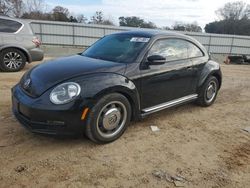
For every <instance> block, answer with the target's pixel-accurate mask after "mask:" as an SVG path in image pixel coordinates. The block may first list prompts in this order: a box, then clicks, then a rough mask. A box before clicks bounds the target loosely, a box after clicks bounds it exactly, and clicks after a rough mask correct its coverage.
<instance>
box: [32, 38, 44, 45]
mask: <svg viewBox="0 0 250 188" xmlns="http://www.w3.org/2000/svg"><path fill="white" fill-rule="evenodd" d="M32 42H33V43H34V44H35V45H36V47H39V46H40V45H41V44H42V42H41V41H40V40H39V38H37V37H35V38H34V39H33V40H32Z"/></svg>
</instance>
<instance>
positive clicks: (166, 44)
mask: <svg viewBox="0 0 250 188" xmlns="http://www.w3.org/2000/svg"><path fill="white" fill-rule="evenodd" d="M151 55H161V56H163V57H165V58H166V60H167V61H175V60H181V59H187V58H191V57H200V56H203V53H202V52H201V51H200V49H199V48H198V47H196V46H195V45H194V44H193V43H190V42H188V41H186V40H181V39H164V40H158V41H156V42H155V44H154V45H153V46H152V48H151V49H150V51H149V54H148V56H151Z"/></svg>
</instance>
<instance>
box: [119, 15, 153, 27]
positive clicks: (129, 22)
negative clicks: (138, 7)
mask: <svg viewBox="0 0 250 188" xmlns="http://www.w3.org/2000/svg"><path fill="white" fill-rule="evenodd" d="M119 24H120V26H127V27H140V28H156V25H155V24H154V23H153V22H146V21H144V19H142V18H140V17H136V16H131V17H124V16H122V17H119Z"/></svg>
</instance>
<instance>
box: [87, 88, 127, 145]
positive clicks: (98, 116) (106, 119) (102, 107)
mask: <svg viewBox="0 0 250 188" xmlns="http://www.w3.org/2000/svg"><path fill="white" fill-rule="evenodd" d="M130 117H131V106H130V103H129V101H128V99H127V98H126V97H125V96H123V95H121V94H118V93H112V94H109V95H106V96H104V97H102V98H101V99H100V100H99V101H98V102H97V104H96V105H95V106H94V107H93V109H91V112H90V114H89V117H88V121H87V126H86V130H85V133H86V135H87V136H88V138H90V139H91V140H92V141H94V142H97V143H108V142H112V141H114V140H116V139H117V138H119V137H120V136H121V135H122V134H123V133H124V131H125V130H126V128H127V126H128V124H129V122H130Z"/></svg>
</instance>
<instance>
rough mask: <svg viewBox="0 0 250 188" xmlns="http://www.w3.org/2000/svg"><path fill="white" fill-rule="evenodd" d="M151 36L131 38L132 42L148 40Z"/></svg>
mask: <svg viewBox="0 0 250 188" xmlns="http://www.w3.org/2000/svg"><path fill="white" fill-rule="evenodd" d="M149 40H150V38H145V37H133V38H132V39H130V42H148V41H149Z"/></svg>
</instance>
